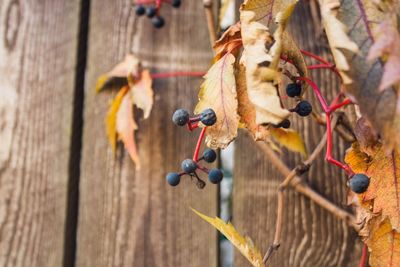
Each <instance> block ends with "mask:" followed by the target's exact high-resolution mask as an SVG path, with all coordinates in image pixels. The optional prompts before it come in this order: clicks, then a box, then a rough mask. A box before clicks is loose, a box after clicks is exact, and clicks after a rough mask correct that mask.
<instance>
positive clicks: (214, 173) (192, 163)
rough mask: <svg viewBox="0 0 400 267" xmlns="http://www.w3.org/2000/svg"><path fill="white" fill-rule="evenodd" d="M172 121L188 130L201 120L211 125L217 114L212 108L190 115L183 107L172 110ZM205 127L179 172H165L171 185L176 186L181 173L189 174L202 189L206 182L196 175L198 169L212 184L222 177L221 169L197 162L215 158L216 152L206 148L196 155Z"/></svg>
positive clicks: (197, 124)
mask: <svg viewBox="0 0 400 267" xmlns="http://www.w3.org/2000/svg"><path fill="white" fill-rule="evenodd" d="M172 121H173V122H174V124H176V125H178V126H185V125H187V126H188V129H189V130H190V131H192V130H194V129H196V128H197V127H199V123H200V122H201V123H202V124H204V125H205V126H212V125H214V124H215V122H216V121H217V116H216V114H215V112H214V110H212V109H206V110H204V111H203V112H201V113H200V115H199V116H196V117H192V118H191V117H190V115H189V112H187V111H186V110H184V109H178V110H176V111H175V112H174V114H173V116H172ZM205 130H206V127H204V128H203V130H202V131H201V133H200V137H199V140H198V142H197V145H196V149H195V152H194V155H193V159H185V160H183V161H182V163H181V169H182V172H181V173H177V172H170V173H168V174H167V176H166V178H167V182H168V184H170V185H171V186H177V185H178V184H179V182H180V180H181V177H182V176H183V175H189V176H190V177H191V178H192V179H193V178H195V179H196V185H197V187H198V188H200V189H202V188H204V187H205V186H206V183H205V182H204V181H203V180H202V179H201V178H200V177H199V176H198V174H197V173H196V171H197V170H200V171H202V172H204V173H206V174H208V180H209V181H210V182H211V183H213V184H218V183H219V182H221V180H222V178H223V177H224V175H223V173H222V171H221V170H220V169H211V170H209V169H207V168H206V167H204V166H202V165H200V164H199V162H200V161H202V160H204V161H205V162H207V163H212V162H214V161H215V160H216V159H217V153H216V152H215V151H214V150H212V149H210V148H207V149H206V150H204V152H203V155H202V156H201V157H198V153H199V149H200V146H201V143H202V140H203V138H204V134H205Z"/></svg>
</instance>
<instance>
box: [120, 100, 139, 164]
mask: <svg viewBox="0 0 400 267" xmlns="http://www.w3.org/2000/svg"><path fill="white" fill-rule="evenodd" d="M116 129H117V133H118V138H119V139H120V140H121V141H122V142H123V143H124V145H125V149H126V150H127V151H128V153H129V156H130V157H131V159H132V160H133V162H135V165H136V169H137V170H138V169H140V160H139V155H138V152H137V148H136V142H135V136H134V132H135V130H137V129H138V126H137V124H136V122H135V120H134V117H133V103H132V98H131V96H130V95H128V94H126V95H125V96H124V97H123V99H122V102H121V105H120V107H119V110H118V112H117V123H116Z"/></svg>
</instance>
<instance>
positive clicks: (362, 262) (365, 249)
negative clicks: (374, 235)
mask: <svg viewBox="0 0 400 267" xmlns="http://www.w3.org/2000/svg"><path fill="white" fill-rule="evenodd" d="M367 254H368V247H367V244H364V245H363V248H362V254H361V259H360V264H359V265H358V267H364V266H365V263H366V262H367Z"/></svg>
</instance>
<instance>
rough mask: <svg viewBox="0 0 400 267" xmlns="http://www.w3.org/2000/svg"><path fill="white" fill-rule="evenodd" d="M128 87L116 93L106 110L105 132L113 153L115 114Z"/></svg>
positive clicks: (114, 145) (115, 125) (115, 136)
mask: <svg viewBox="0 0 400 267" xmlns="http://www.w3.org/2000/svg"><path fill="white" fill-rule="evenodd" d="M128 91H129V87H128V86H125V87H122V88H121V90H120V91H119V92H118V94H117V96H116V97H115V98H114V100H113V102H112V103H111V105H110V108H109V109H108V113H107V117H106V132H107V137H108V141H109V142H110V145H111V148H112V150H113V152H114V153H115V150H116V147H117V129H116V128H117V112H118V110H119V107H120V106H121V102H122V99H123V98H124V96H125V95H126V93H128Z"/></svg>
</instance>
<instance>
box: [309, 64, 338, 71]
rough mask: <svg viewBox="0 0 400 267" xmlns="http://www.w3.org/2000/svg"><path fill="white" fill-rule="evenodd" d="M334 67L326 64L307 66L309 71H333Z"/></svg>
mask: <svg viewBox="0 0 400 267" xmlns="http://www.w3.org/2000/svg"><path fill="white" fill-rule="evenodd" d="M332 66H333V65H326V64H316V65H310V66H307V69H309V70H314V69H332Z"/></svg>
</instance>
